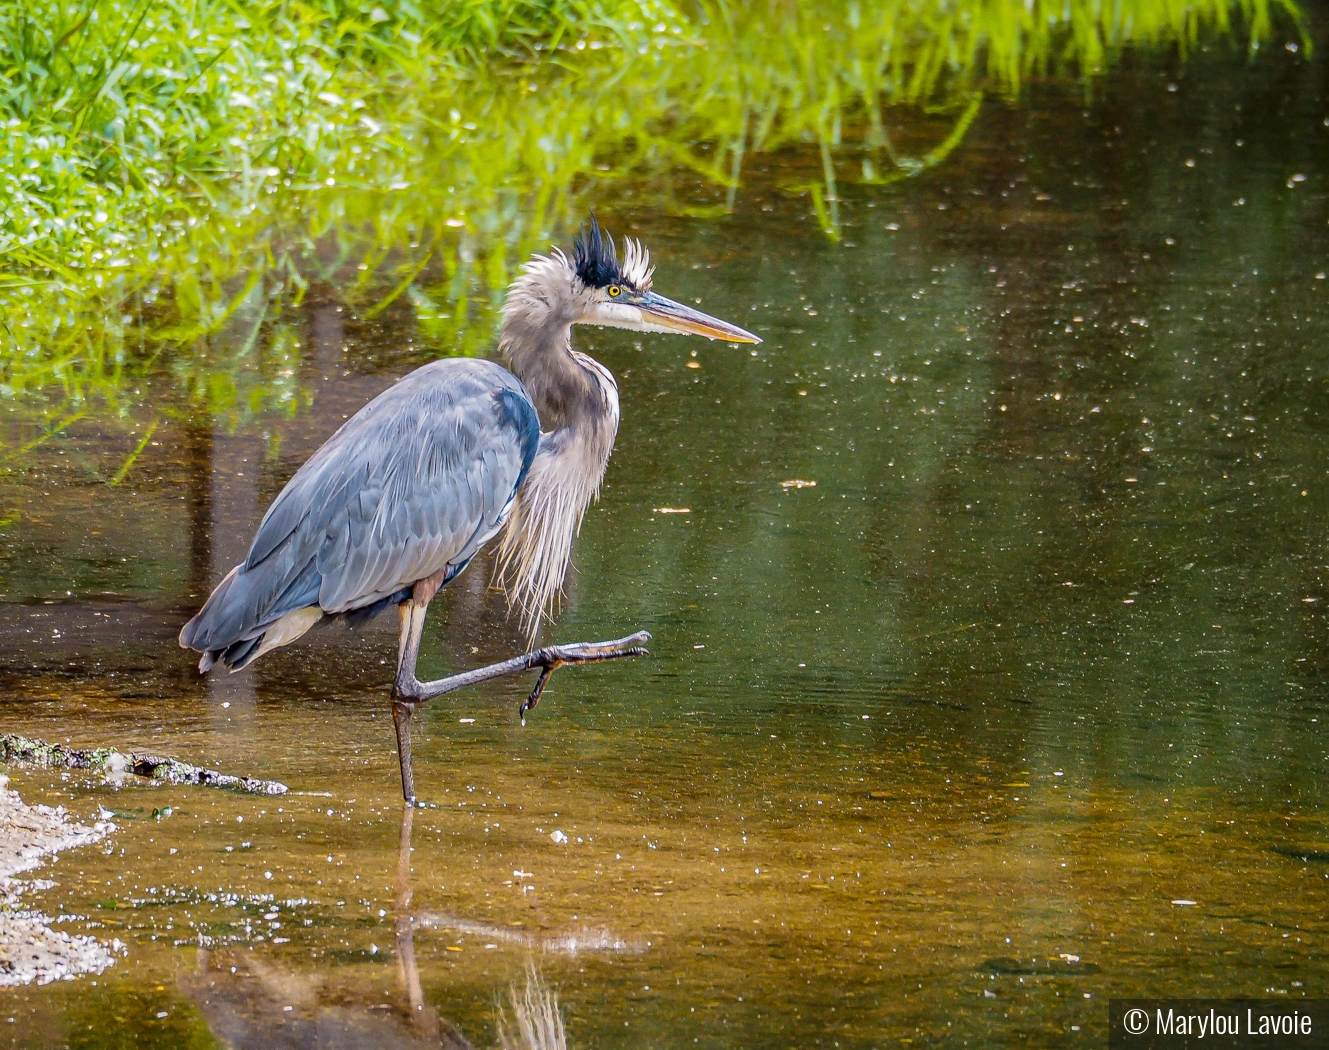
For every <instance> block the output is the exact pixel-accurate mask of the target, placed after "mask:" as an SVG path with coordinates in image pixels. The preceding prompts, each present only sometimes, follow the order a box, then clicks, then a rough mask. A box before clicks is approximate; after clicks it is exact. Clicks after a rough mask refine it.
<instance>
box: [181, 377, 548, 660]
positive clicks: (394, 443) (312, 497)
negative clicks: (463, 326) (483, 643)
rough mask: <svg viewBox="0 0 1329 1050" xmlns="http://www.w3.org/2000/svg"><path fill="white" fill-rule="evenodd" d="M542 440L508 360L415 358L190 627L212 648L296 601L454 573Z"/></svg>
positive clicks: (389, 588)
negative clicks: (505, 364) (504, 363)
mask: <svg viewBox="0 0 1329 1050" xmlns="http://www.w3.org/2000/svg"><path fill="white" fill-rule="evenodd" d="M538 443H539V420H538V418H537V416H536V413H535V408H534V406H533V405H532V403H531V400H530V397H529V395H528V394H527V393H526V390H525V388H524V387H523V386H522V385H521V383H520V381H519V380H518V379H517V378H516V377H515V376H513V375H512V374H511V373H510V372H508V371H506V370H505V369H503V368H501V367H499V366H498V365H496V364H493V363H492V362H488V361H483V360H475V359H459V358H452V359H445V360H442V361H435V362H433V363H431V364H428V365H425V366H424V367H423V368H420V369H417V370H416V371H415V372H412V373H411V374H410V375H408V376H406V377H405V378H403V379H402V380H400V381H399V382H398V383H396V384H395V385H394V386H392V387H389V388H388V389H387V390H385V391H384V392H383V393H382V394H380V395H379V396H378V397H376V398H375V399H374V400H373V401H371V402H370V403H369V404H368V405H366V406H365V407H364V408H362V409H361V410H360V411H359V412H357V413H356V414H355V415H354V416H352V417H351V418H350V419H349V420H347V422H346V423H345V424H344V425H343V426H342V427H341V429H339V430H338V431H337V432H336V433H335V434H334V435H333V436H332V437H331V438H329V439H328V441H327V442H326V443H325V444H324V445H323V446H322V447H321V448H320V449H319V450H318V451H317V452H315V453H314V455H313V456H311V457H310V459H309V460H308V461H307V462H306V463H305V464H304V466H302V467H301V468H300V469H299V470H298V471H297V472H296V474H295V476H294V477H293V478H291V480H290V482H289V483H288V484H287V486H286V487H285V488H284V489H283V490H282V492H281V494H280V495H279V496H278V497H277V498H276V499H275V500H274V501H273V503H272V506H271V507H269V508H268V511H267V513H266V514H265V515H264V517H263V521H262V524H260V526H259V529H258V532H257V534H256V535H255V537H254V542H253V544H252V546H251V547H250V550H249V555H248V557H247V558H246V559H245V562H244V564H243V565H241V566H238V567H237V570H236V571H235V572H234V573H232V574H231V575H230V576H229V577H227V580H226V581H225V582H224V584H223V585H222V586H220V587H219V588H218V589H217V591H216V592H214V594H213V596H212V597H211V598H209V600H208V603H207V605H205V606H204V608H203V610H202V611H201V612H200V613H199V615H198V616H197V617H195V618H194V620H192V621H191V622H190V623H189V624H188V625H186V627H185V630H184V632H182V635H181V639H182V641H183V642H184V643H185V644H188V645H190V646H191V647H193V648H197V649H203V650H215V649H218V648H221V647H224V646H227V645H231V644H234V643H235V642H236V641H239V640H241V639H244V638H246V637H253V636H256V634H257V633H258V632H261V630H262V629H263V628H264V627H266V626H267V625H270V624H271V623H273V622H274V621H276V620H277V619H279V618H280V617H281V616H283V615H285V614H286V613H289V612H291V611H293V610H294V609H296V608H304V607H307V606H308V605H311V604H317V605H318V606H319V607H321V608H322V610H323V611H324V612H325V613H343V612H348V611H351V610H354V609H358V608H363V607H365V606H368V605H371V604H373V603H374V602H375V601H378V600H380V599H382V598H385V597H388V596H390V595H392V594H395V593H398V592H399V591H401V590H402V589H403V588H405V587H409V586H410V585H411V584H413V583H415V581H417V580H420V579H423V578H425V577H427V576H430V575H432V574H433V573H435V572H438V571H440V570H444V569H448V570H449V571H450V573H452V574H455V572H456V571H459V569H460V567H461V566H464V565H465V563H466V562H468V561H469V560H470V559H471V558H472V557H474V555H475V553H476V551H477V550H478V549H479V547H480V545H481V544H482V543H483V542H484V541H485V540H487V539H488V538H489V537H490V536H492V535H493V533H494V532H496V531H497V529H498V528H499V527H501V525H502V522H503V516H504V514H505V513H506V512H507V510H508V508H509V505H510V504H511V502H512V498H513V495H514V493H515V492H516V490H517V487H518V485H519V484H520V483H521V480H522V478H523V477H524V476H525V473H526V471H527V469H529V467H530V464H531V461H532V460H533V459H534V456H535V451H536V447H537V445H538Z"/></svg>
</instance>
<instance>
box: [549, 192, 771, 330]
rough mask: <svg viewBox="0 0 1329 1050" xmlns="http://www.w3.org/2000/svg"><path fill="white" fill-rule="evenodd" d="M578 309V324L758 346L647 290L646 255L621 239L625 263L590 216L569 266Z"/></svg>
mask: <svg viewBox="0 0 1329 1050" xmlns="http://www.w3.org/2000/svg"><path fill="white" fill-rule="evenodd" d="M569 262H570V265H571V266H572V269H573V272H574V274H575V278H574V282H573V283H574V285H575V286H576V297H577V300H578V303H579V305H580V315H579V317H578V318H577V323H579V324H593V325H601V326H603V327H607V328H627V329H629V330H630V331H634V332H672V333H675V334H680V335H703V336H705V337H706V338H707V339H723V340H724V341H726V342H729V343H760V342H761V340H760V339H759V338H758V337H757V336H755V335H753V334H752V333H751V332H747V331H744V330H743V329H742V328H739V327H738V326H737V325H732V324H729V323H728V322H727V321H721V320H720V319H719V318H718V317H711V316H710V315H709V314H704V313H702V312H701V311H700V310H694V309H693V308H692V307H690V306H685V305H684V304H682V303H677V302H674V300H672V299H666V298H665V297H664V296H663V295H658V294H657V293H656V292H654V291H652V290H651V275H652V274H653V273H654V268H653V267H652V266H651V257H650V254H649V253H648V252H647V251H646V249H645V248H643V247H642V245H641V242H640V241H634V240H632V239H631V238H628V237H625V238H624V239H623V257H622V259H620V258H619V257H618V252H617V250H616V249H615V247H614V240H613V238H612V237H610V236H609V235H608V234H607V233H604V232H603V231H602V230H601V229H600V224H599V223H598V222H596V221H595V216H594V215H592V216H591V219H590V222H589V223H588V224H587V225H586V227H585V229H583V230H582V232H581V234H580V235H579V236H578V237H577V241H576V245H575V248H574V250H573V257H572V259H571V260H569Z"/></svg>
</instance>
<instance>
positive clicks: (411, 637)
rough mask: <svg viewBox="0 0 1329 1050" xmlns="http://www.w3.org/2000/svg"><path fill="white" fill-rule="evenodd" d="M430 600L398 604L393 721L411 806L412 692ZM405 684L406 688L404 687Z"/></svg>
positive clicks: (403, 789)
mask: <svg viewBox="0 0 1329 1050" xmlns="http://www.w3.org/2000/svg"><path fill="white" fill-rule="evenodd" d="M427 608H428V602H427V601H426V602H422V603H420V602H416V601H415V599H414V598H412V599H410V600H408V601H404V602H402V603H401V605H399V606H398V607H397V612H398V615H399V617H400V618H401V636H400V638H399V640H398V643H397V679H396V681H395V682H394V683H393V685H392V723H393V725H394V726H395V727H396V730H397V760H398V762H399V763H400V764H401V793H402V798H404V799H405V800H406V802H407V803H408V804H409V805H414V804H415V771H414V769H413V768H412V766H411V716H412V715H414V714H415V705H416V703H417V700H416V699H415V698H413V697H412V696H411V695H410V683H411V682H413V681H415V662H416V660H417V659H419V656H420V635H421V632H422V631H423V629H424V623H425V611H426V609H427ZM404 686H405V688H403V687H404Z"/></svg>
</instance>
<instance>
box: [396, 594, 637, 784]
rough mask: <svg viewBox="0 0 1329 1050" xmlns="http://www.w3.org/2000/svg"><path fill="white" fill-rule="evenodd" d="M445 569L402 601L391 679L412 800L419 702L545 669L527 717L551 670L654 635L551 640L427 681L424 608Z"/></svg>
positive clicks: (608, 655)
mask: <svg viewBox="0 0 1329 1050" xmlns="http://www.w3.org/2000/svg"><path fill="white" fill-rule="evenodd" d="M441 582H442V575H441V574H439V575H438V576H437V577H430V578H429V579H427V580H421V581H420V582H419V583H417V584H416V585H415V588H414V590H413V591H412V593H411V597H410V598H409V599H408V600H406V601H404V602H402V603H401V605H400V606H398V612H399V614H400V616H401V638H400V641H399V644H398V650H397V678H396V681H394V682H393V685H392V720H393V722H394V724H395V725H396V728H397V757H398V759H399V760H400V762H401V788H402V795H403V797H404V798H405V799H406V801H407V802H414V801H415V776H414V773H413V772H412V769H411V716H412V715H414V714H415V708H416V705H417V704H421V703H424V702H425V701H426V700H432V699H433V698H434V697H436V696H442V695H443V694H444V693H450V692H452V691H453V690H454V689H461V688H463V687H465V686H468V685H478V684H479V683H481V682H488V681H491V680H492V679H495V678H502V677H504V676H505V675H510V674H519V673H521V672H522V671H530V670H534V669H535V668H539V669H540V676H539V678H537V679H536V682H535V688H534V689H532V690H531V695H530V696H528V697H527V698H526V700H525V702H524V703H523V704H522V705H521V715H522V722H523V724H524V723H525V720H526V719H525V715H526V712H527V711H529V710H530V709H531V708H533V707H534V706H535V705H536V704H537V703H538V702H539V700H540V695H541V694H542V693H543V692H544V688H545V686H546V685H547V684H548V682H549V676H550V675H551V674H553V673H554V671H555V670H557V669H558V668H560V667H562V666H564V665H565V664H584V663H594V662H597V661H600V660H616V659H618V658H619V657H623V656H645V655H647V654H646V649H645V648H644V647H643V645H642V643H643V642H647V641H649V640H650V637H651V636H650V634H649V632H647V631H638V632H637V633H636V634H630V635H628V636H627V637H626V638H617V639H615V640H613V641H610V642H573V643H571V644H569V645H547V646H545V647H544V648H543V649H535V650H533V651H531V652H529V653H523V654H522V655H521V656H514V657H513V658H512V659H510V660H503V661H500V662H499V663H496V664H489V665H487V666H485V667H477V668H475V669H474V670H472V671H463V672H461V673H460V674H454V675H449V676H448V677H447V678H437V679H435V680H434V681H432V682H422V681H420V679H418V678H417V677H416V676H415V665H416V662H417V661H418V660H419V658H420V637H421V635H422V634H423V633H424V625H425V613H426V611H427V610H428V608H429V602H430V601H431V600H432V599H433V597H434V595H435V594H437V593H438V588H439V586H440V585H441Z"/></svg>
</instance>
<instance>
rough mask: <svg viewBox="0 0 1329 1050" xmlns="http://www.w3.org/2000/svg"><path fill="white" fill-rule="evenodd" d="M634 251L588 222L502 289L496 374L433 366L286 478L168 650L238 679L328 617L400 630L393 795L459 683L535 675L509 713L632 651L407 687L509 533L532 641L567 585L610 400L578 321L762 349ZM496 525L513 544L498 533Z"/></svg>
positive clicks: (562, 652)
mask: <svg viewBox="0 0 1329 1050" xmlns="http://www.w3.org/2000/svg"><path fill="white" fill-rule="evenodd" d="M652 272H653V270H652V267H651V264H650V257H649V255H648V253H647V252H646V249H645V248H643V247H642V246H641V244H640V243H639V242H636V241H633V240H630V239H628V240H625V241H624V245H623V257H622V259H619V257H618V253H617V251H616V250H615V248H614V242H613V239H612V238H611V237H609V236H608V235H606V234H604V233H602V232H601V230H600V227H599V225H598V224H597V223H596V221H595V218H594V216H592V217H591V220H590V223H589V225H588V227H587V228H586V229H585V230H584V231H583V233H582V234H581V235H580V236H579V237H578V238H577V241H576V247H575V249H574V251H573V256H572V258H571V259H569V258H568V257H567V256H566V255H564V254H563V252H561V251H559V250H558V249H557V248H555V249H554V250H553V251H552V252H551V253H550V254H549V255H548V256H541V255H537V256H535V257H534V258H533V259H531V261H530V262H528V263H527V264H526V266H525V267H524V269H523V272H522V273H521V275H520V276H519V277H518V278H517V279H516V280H515V281H514V282H513V284H512V286H511V288H509V289H508V298H507V302H506V303H505V304H504V306H503V326H502V332H501V334H500V337H499V350H500V352H502V353H504V354H506V356H507V358H508V361H509V362H510V364H511V366H512V371H510V372H509V371H508V370H506V369H504V368H501V367H500V366H499V365H497V364H494V363H493V362H490V361H484V360H475V359H467V358H450V359H444V360H440V361H433V362H431V363H429V364H427V365H425V366H423V367H422V368H418V369H416V370H415V371H414V372H412V373H411V374H410V375H408V376H406V377H405V378H403V379H401V380H400V381H399V382H397V383H395V384H394V385H393V386H391V387H389V388H388V389H387V390H385V391H384V392H383V393H381V394H379V395H378V397H376V398H374V399H373V400H372V401H370V402H369V404H367V405H365V406H364V408H362V409H360V411H359V412H357V413H356V414H355V415H353V416H352V417H351V418H350V419H349V420H347V421H346V422H345V423H344V424H343V425H342V427H341V429H339V430H338V431H337V432H336V433H335V434H333V435H332V437H330V438H329V439H328V440H327V442H326V443H325V444H324V445H323V447H322V448H320V449H319V450H318V451H317V452H315V453H314V454H313V455H312V456H311V457H310V458H309V460H308V461H307V462H306V463H305V464H304V466H302V467H301V468H300V469H299V470H298V471H296V473H295V476H294V477H292V478H291V480H290V481H289V482H288V483H287V485H286V487H285V488H284V489H282V491H281V494H280V495H278V497H277V498H276V499H275V500H274V501H273V503H272V506H270V507H269V508H268V511H267V513H266V514H265V515H264V516H263V521H262V523H261V524H260V525H259V528H258V534H257V535H256V536H255V537H254V542H253V545H252V546H251V547H250V548H249V555H248V557H247V558H246V559H245V561H244V562H243V564H240V565H237V566H236V567H235V568H234V569H232V570H231V571H230V572H229V573H228V574H227V575H226V578H225V579H224V580H222V581H221V583H220V584H218V585H217V589H216V590H214V591H213V592H212V595H211V596H210V597H209V598H208V600H207V603H206V604H205V605H204V606H203V608H202V610H201V611H200V612H199V614H198V615H197V616H195V617H194V618H193V619H192V620H190V621H189V622H188V623H187V624H185V626H184V629H183V630H182V631H181V632H180V644H181V645H182V646H184V647H186V648H189V649H196V650H198V651H199V652H201V653H202V654H203V658H202V659H201V660H200V661H199V665H198V666H199V670H200V671H204V672H206V671H207V670H208V669H209V668H211V667H213V666H214V665H215V664H221V665H222V666H223V667H226V668H228V669H229V670H231V671H238V670H240V669H241V668H243V667H247V666H248V665H249V664H251V663H252V662H253V661H254V660H256V659H258V658H259V657H260V656H262V655H263V654H264V653H266V652H268V651H270V650H272V649H275V648H276V647H277V646H280V645H288V644H290V643H291V642H293V641H295V640H296V639H297V638H299V637H300V636H301V635H303V634H304V633H305V632H306V631H307V630H309V628H310V627H312V626H313V625H314V624H315V623H317V622H318V621H320V620H322V619H324V618H325V617H343V618H348V619H351V620H353V621H355V620H365V619H368V618H369V617H370V616H373V615H374V614H375V613H377V612H379V611H381V610H383V609H385V608H386V607H387V606H389V605H394V604H395V605H396V606H397V607H398V610H399V615H400V618H401V639H400V645H399V647H398V653H397V676H396V680H395V682H394V683H393V687H392V716H393V722H394V724H395V726H396V730H397V754H398V757H399V759H400V762H401V779H402V793H403V795H404V796H405V798H406V800H407V801H408V802H412V801H414V799H415V781H414V777H413V775H412V771H411V740H410V724H411V716H412V715H413V714H414V712H415V708H416V705H417V704H420V703H422V702H424V701H426V700H429V699H431V698H432V697H435V696H439V695H441V694H443V693H447V692H451V691H452V690H454V689H459V688H461V687H462V686H467V685H473V684H475V683H477V682H484V681H488V680H489V679H492V678H498V677H501V676H503V675H508V674H513V673H516V672H519V671H525V670H530V669H534V668H537V667H538V668H539V669H540V674H539V677H538V678H537V680H536V683H535V687H534V689H533V690H532V691H531V695H530V696H529V697H528V698H527V700H526V702H525V703H524V704H522V707H521V713H522V715H523V717H524V716H525V713H526V712H527V711H529V710H530V709H531V708H533V707H534V706H535V704H536V703H537V702H538V701H539V699H540V694H541V693H542V692H543V690H544V687H545V684H546V683H547V682H548V680H549V676H550V675H551V674H552V673H553V671H554V670H555V669H556V668H558V667H560V666H562V665H563V664H573V663H586V662H589V661H593V660H611V659H614V658H616V657H620V656H637V655H641V654H643V653H644V652H645V650H644V649H642V648H641V647H640V643H642V642H645V641H646V640H647V639H648V638H649V637H650V636H649V635H648V634H647V633H646V632H645V631H641V632H638V633H637V634H633V635H629V636H628V637H626V638H619V639H616V640H614V641H609V642H577V643H573V644H570V645H554V646H547V647H545V648H542V649H537V650H533V651H531V652H527V653H525V654H523V655H521V656H516V657H513V658H512V659H510V660H505V661H503V662H501V663H496V664H490V665H488V666H486V667H480V668H477V669H475V670H472V671H466V672H463V673H461V674H455V675H451V676H449V677H447V678H440V679H438V680H436V681H432V682H421V681H420V680H419V679H418V678H416V676H415V664H416V658H417V657H418V655H419V652H420V636H421V632H422V629H423V627H424V622H425V612H426V610H427V609H428V607H429V602H430V601H431V600H432V599H433V597H434V595H435V594H437V593H438V591H439V589H440V588H442V587H444V586H446V585H447V584H448V582H449V581H451V580H452V579H454V578H455V577H456V576H457V574H458V573H460V572H461V571H462V570H463V569H464V568H466V566H467V564H469V562H470V561H471V559H472V558H474V557H475V555H476V553H477V552H478V551H479V550H480V548H481V547H482V546H484V544H486V543H487V542H489V541H490V540H491V539H493V538H494V537H495V536H498V535H499V534H500V533H502V540H501V543H500V547H499V558H498V562H499V567H500V570H499V571H500V574H501V576H502V577H503V579H504V580H505V582H506V583H507V584H508V585H509V586H508V594H509V603H510V605H511V604H516V605H518V606H520V608H521V612H522V617H523V620H524V623H525V627H526V629H527V631H528V632H529V636H530V638H531V641H532V642H534V640H535V635H536V631H537V629H538V627H539V623H540V619H541V617H542V615H544V612H545V610H546V609H548V608H549V605H550V603H551V602H552V601H553V599H554V598H555V597H556V595H557V594H558V592H559V590H560V588H561V587H562V584H563V577H564V574H565V573H566V572H567V567H568V559H569V557H570V554H571V550H572V539H573V536H574V535H575V533H576V532H577V530H578V528H579V527H580V525H581V519H582V515H583V514H584V513H585V511H586V507H587V506H588V505H589V504H590V502H591V501H592V500H593V499H594V498H595V497H596V495H597V494H598V492H599V489H600V482H601V479H602V478H603V477H604V472H605V465H606V464H607V463H608V461H609V454H610V452H611V451H612V450H613V447H614V435H615V433H616V432H617V430H618V415H619V408H618V385H617V383H615V382H614V377H613V375H612V374H611V373H610V371H609V369H607V368H605V367H604V365H602V364H600V363H599V362H598V361H595V360H593V359H592V358H590V357H588V356H587V355H586V354H583V353H578V352H577V351H576V350H574V349H573V348H572V326H573V325H574V324H593V325H601V326H608V327H613V328H627V329H631V330H633V331H637V332H679V333H684V334H688V335H703V336H706V337H707V338H710V339H723V340H726V341H728V342H733V343H759V342H761V340H760V339H758V338H757V337H756V336H755V335H752V334H751V333H750V332H745V331H744V330H743V329H741V328H738V327H735V326H734V325H731V324H727V323H726V322H724V321H721V320H718V319H717V318H714V317H709V316H707V315H706V314H704V313H701V312H700V311H699V310H694V309H692V308H691V307H690V306H684V305H683V304H682V303H676V302H673V301H672V300H669V299H666V298H664V297H663V296H661V295H657V294H656V293H655V292H654V291H652V290H651V275H652ZM504 526H506V531H504Z"/></svg>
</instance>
